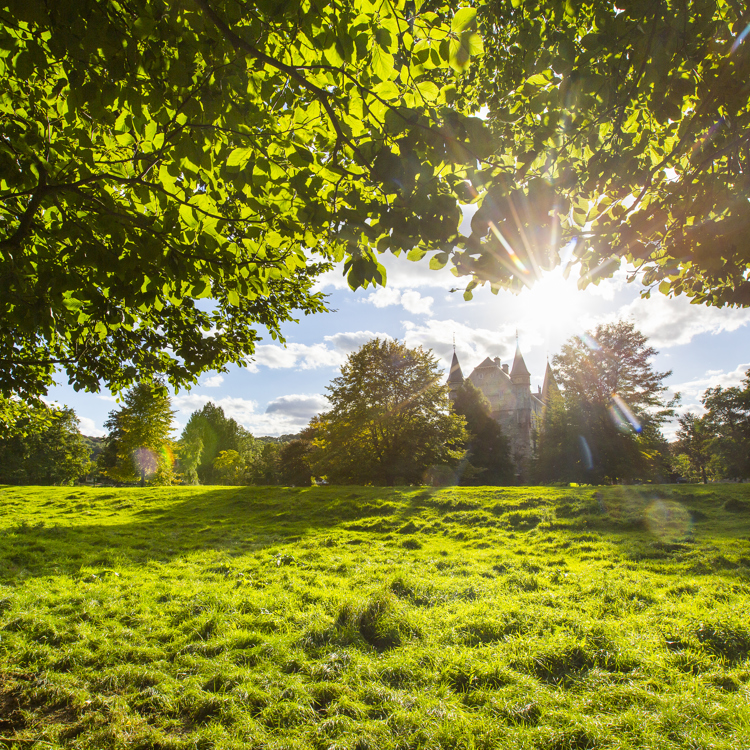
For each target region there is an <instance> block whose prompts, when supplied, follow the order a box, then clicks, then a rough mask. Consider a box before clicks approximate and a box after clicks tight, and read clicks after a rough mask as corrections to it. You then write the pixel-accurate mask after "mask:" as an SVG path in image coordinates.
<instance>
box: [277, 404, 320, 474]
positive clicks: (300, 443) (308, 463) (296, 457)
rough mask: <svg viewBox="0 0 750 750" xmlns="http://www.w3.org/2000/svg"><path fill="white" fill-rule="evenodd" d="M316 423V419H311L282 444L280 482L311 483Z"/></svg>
mask: <svg viewBox="0 0 750 750" xmlns="http://www.w3.org/2000/svg"><path fill="white" fill-rule="evenodd" d="M316 425H317V419H313V420H312V421H311V422H310V424H309V425H308V426H307V427H306V428H305V429H304V430H302V432H301V433H300V434H299V436H297V437H294V438H293V439H292V440H289V441H288V442H285V443H283V444H282V446H281V450H280V451H279V478H280V480H281V484H286V485H292V486H294V487H309V486H310V485H311V484H312V478H313V468H312V467H313V464H314V461H315V457H314V454H315V445H314V440H315V437H316V435H317V427H316Z"/></svg>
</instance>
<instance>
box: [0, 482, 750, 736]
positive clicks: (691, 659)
mask: <svg viewBox="0 0 750 750" xmlns="http://www.w3.org/2000/svg"><path fill="white" fill-rule="evenodd" d="M26 747H38V748H97V749H99V748H144V749H145V748H156V749H157V750H158V749H160V748H163V749H165V750H166V749H167V748H170V749H172V748H173V749H174V750H178V749H183V748H184V749H185V750H187V749H188V748H191V749H198V750H204V749H209V748H227V749H228V748H233V749H234V748H269V749H271V748H274V749H277V750H281V749H282V748H288V749H289V750H292V749H293V748H294V749H296V748H300V749H301V748H320V749H321V750H323V749H331V750H333V749H334V748H335V749H338V748H341V749H342V750H343V749H344V748H347V749H348V750H376V749H377V750H391V749H395V748H424V749H427V748H429V749H431V750H432V749H435V750H437V749H438V748H453V749H459V748H462V749H465V750H480V749H487V750H489V749H490V748H493V749H496V748H509V749H516V748H517V749H519V750H520V749H521V748H528V749H531V748H539V749H540V750H584V749H587V748H659V749H660V750H662V749H669V748H693V749H695V750H697V749H698V748H726V749H727V750H729V749H730V748H732V750H737V749H743V748H744V749H747V748H750V486H748V485H744V486H743V485H715V486H712V485H709V486H706V487H703V486H668V487H646V486H644V487H608V488H564V489H556V488H537V487H532V488H445V489H427V488H401V489H399V488H396V489H390V488H372V487H369V488H357V487H313V488H306V489H283V488H271V487H269V488H252V487H242V488H216V487H212V488H201V487H181V488H158V489H157V488H145V489H106V488H97V489H90V488H89V489H87V488H39V487H30V488H10V487H6V488H0V748H26Z"/></svg>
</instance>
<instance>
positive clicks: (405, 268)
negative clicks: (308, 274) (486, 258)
mask: <svg viewBox="0 0 750 750" xmlns="http://www.w3.org/2000/svg"><path fill="white" fill-rule="evenodd" d="M430 257H431V256H430V255H426V256H425V257H424V258H422V260H417V261H413V260H407V259H406V255H405V254H404V253H402V254H401V255H399V256H396V255H393V254H392V253H383V254H382V255H378V261H380V263H381V264H382V265H383V266H385V270H386V274H387V282H386V287H385V288H386V289H425V288H437V289H450V288H452V287H454V286H461V287H464V286H466V283H465V282H466V281H468V278H467V279H465V280H461V279H459V280H458V281H457V280H456V277H455V276H454V275H453V274H452V273H451V271H450V264H447V265H446V266H445V267H444V268H442V269H440V270H439V271H433V270H431V269H430ZM343 270H344V264H343V263H339V264H337V265H336V266H335V267H334V268H333V269H332V270H330V271H328V272H327V273H324V274H323V275H322V276H320V277H319V278H318V280H317V281H316V282H315V291H321V290H324V289H329V290H330V289H348V288H349V284H348V283H347V281H346V276H344V273H343ZM380 288H381V287H378V289H380ZM376 291H377V290H376ZM367 292H368V290H366V289H365V290H363V289H358V290H357V292H356V294H360V295H361V294H367Z"/></svg>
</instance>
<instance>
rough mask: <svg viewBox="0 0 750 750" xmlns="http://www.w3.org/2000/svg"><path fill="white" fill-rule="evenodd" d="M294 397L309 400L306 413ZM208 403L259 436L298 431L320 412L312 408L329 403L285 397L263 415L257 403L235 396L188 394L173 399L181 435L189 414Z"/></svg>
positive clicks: (301, 404) (320, 398)
mask: <svg viewBox="0 0 750 750" xmlns="http://www.w3.org/2000/svg"><path fill="white" fill-rule="evenodd" d="M284 398H289V399H291V401H290V402H289V403H288V406H289V408H288V409H286V410H285V409H284V408H283V405H281V403H280V402H281V401H282V400H283V399H284ZM294 398H308V399H309V401H308V402H307V407H308V409H307V411H305V410H304V408H303V407H304V404H303V403H300V404H297V407H296V408H295V405H294ZM316 398H317V399H318V401H317V402H316V401H315V399H316ZM209 401H210V402H211V403H214V404H216V406H220V407H221V408H222V409H223V410H224V414H226V416H227V417H231V418H232V419H234V420H236V421H237V422H238V423H239V424H241V425H242V426H243V427H245V428H246V429H247V430H249V431H250V432H251V433H252V434H253V435H256V436H261V435H284V434H293V433H296V432H299V431H300V430H301V429H302V428H304V427H305V426H307V423H308V422H309V421H310V417H311V416H312V415H313V414H315V413H317V411H319V410H320V409H316V410H315V411H312V412H311V411H310V409H312V408H313V405H318V406H320V405H322V408H325V403H327V402H325V399H324V397H323V396H318V397H316V396H307V397H304V396H303V397H300V396H291V397H283V396H282V397H281V399H275V400H274V401H272V402H271V403H270V404H269V406H271V404H274V403H277V405H278V408H272V409H271V410H270V411H268V408H266V411H265V412H260V411H258V403H257V402H256V401H252V400H251V399H245V398H236V397H233V396H226V397H224V398H212V397H211V396H206V395H202V394H198V393H186V394H184V395H181V396H179V395H178V396H174V397H173V398H172V403H173V404H174V406H175V408H176V409H177V410H178V418H179V421H178V422H177V425H178V433H179V425H181V424H185V423H187V420H188V419H189V418H190V415H191V414H192V413H193V412H194V411H196V410H198V409H201V408H202V407H203V406H204V405H205V404H207V403H208V402H209Z"/></svg>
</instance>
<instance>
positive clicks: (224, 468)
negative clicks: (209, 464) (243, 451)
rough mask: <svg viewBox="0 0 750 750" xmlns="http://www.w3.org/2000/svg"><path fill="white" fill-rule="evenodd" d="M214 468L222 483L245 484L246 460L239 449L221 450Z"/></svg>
mask: <svg viewBox="0 0 750 750" xmlns="http://www.w3.org/2000/svg"><path fill="white" fill-rule="evenodd" d="M213 468H214V472H215V474H216V476H217V478H218V479H219V481H220V483H221V484H244V481H243V474H244V471H245V462H244V461H243V459H242V456H240V454H239V453H238V452H237V451H232V450H230V451H221V453H219V455H218V456H216V459H215V460H214V466H213Z"/></svg>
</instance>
